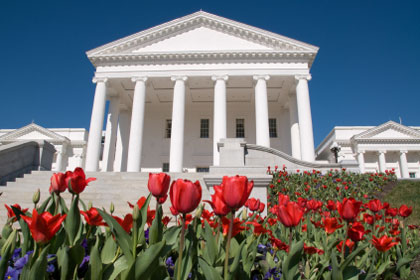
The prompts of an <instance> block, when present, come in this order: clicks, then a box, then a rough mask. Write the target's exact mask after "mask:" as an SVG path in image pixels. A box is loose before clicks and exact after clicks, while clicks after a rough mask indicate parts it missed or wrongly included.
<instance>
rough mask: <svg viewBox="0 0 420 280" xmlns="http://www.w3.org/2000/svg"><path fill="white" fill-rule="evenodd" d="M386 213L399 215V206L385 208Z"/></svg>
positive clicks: (393, 215) (392, 215)
mask: <svg viewBox="0 0 420 280" xmlns="http://www.w3.org/2000/svg"><path fill="white" fill-rule="evenodd" d="M385 215H387V216H391V217H395V216H397V215H398V208H387V209H386V210H385Z"/></svg>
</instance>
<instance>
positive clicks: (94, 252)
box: [89, 236, 102, 280]
mask: <svg viewBox="0 0 420 280" xmlns="http://www.w3.org/2000/svg"><path fill="white" fill-rule="evenodd" d="M99 241H100V240H99V236H96V242H95V245H94V246H93V247H92V249H91V250H90V260H89V266H90V275H91V276H90V278H91V279H96V280H102V261H101V258H100V256H99V244H100V242H99Z"/></svg>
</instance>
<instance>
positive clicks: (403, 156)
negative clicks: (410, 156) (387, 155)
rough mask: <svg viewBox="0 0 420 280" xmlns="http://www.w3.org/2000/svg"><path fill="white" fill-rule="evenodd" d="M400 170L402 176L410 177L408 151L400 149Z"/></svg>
mask: <svg viewBox="0 0 420 280" xmlns="http://www.w3.org/2000/svg"><path fill="white" fill-rule="evenodd" d="M400 172H401V178H410V174H409V173H408V163H407V151H400Z"/></svg>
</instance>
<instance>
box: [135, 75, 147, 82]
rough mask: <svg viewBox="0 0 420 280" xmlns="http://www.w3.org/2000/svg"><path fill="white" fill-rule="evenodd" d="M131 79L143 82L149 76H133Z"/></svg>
mask: <svg viewBox="0 0 420 280" xmlns="http://www.w3.org/2000/svg"><path fill="white" fill-rule="evenodd" d="M131 81H132V82H133V83H137V82H143V83H145V82H146V81H147V77H145V76H141V77H131Z"/></svg>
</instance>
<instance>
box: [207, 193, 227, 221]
mask: <svg viewBox="0 0 420 280" xmlns="http://www.w3.org/2000/svg"><path fill="white" fill-rule="evenodd" d="M213 188H214V194H213V195H212V196H211V201H209V200H203V201H204V202H207V203H209V204H210V205H211V207H212V208H213V212H214V214H216V215H218V216H225V215H227V214H228V213H229V212H230V209H229V207H228V206H227V205H226V203H225V202H224V201H223V188H222V186H214V187H213Z"/></svg>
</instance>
